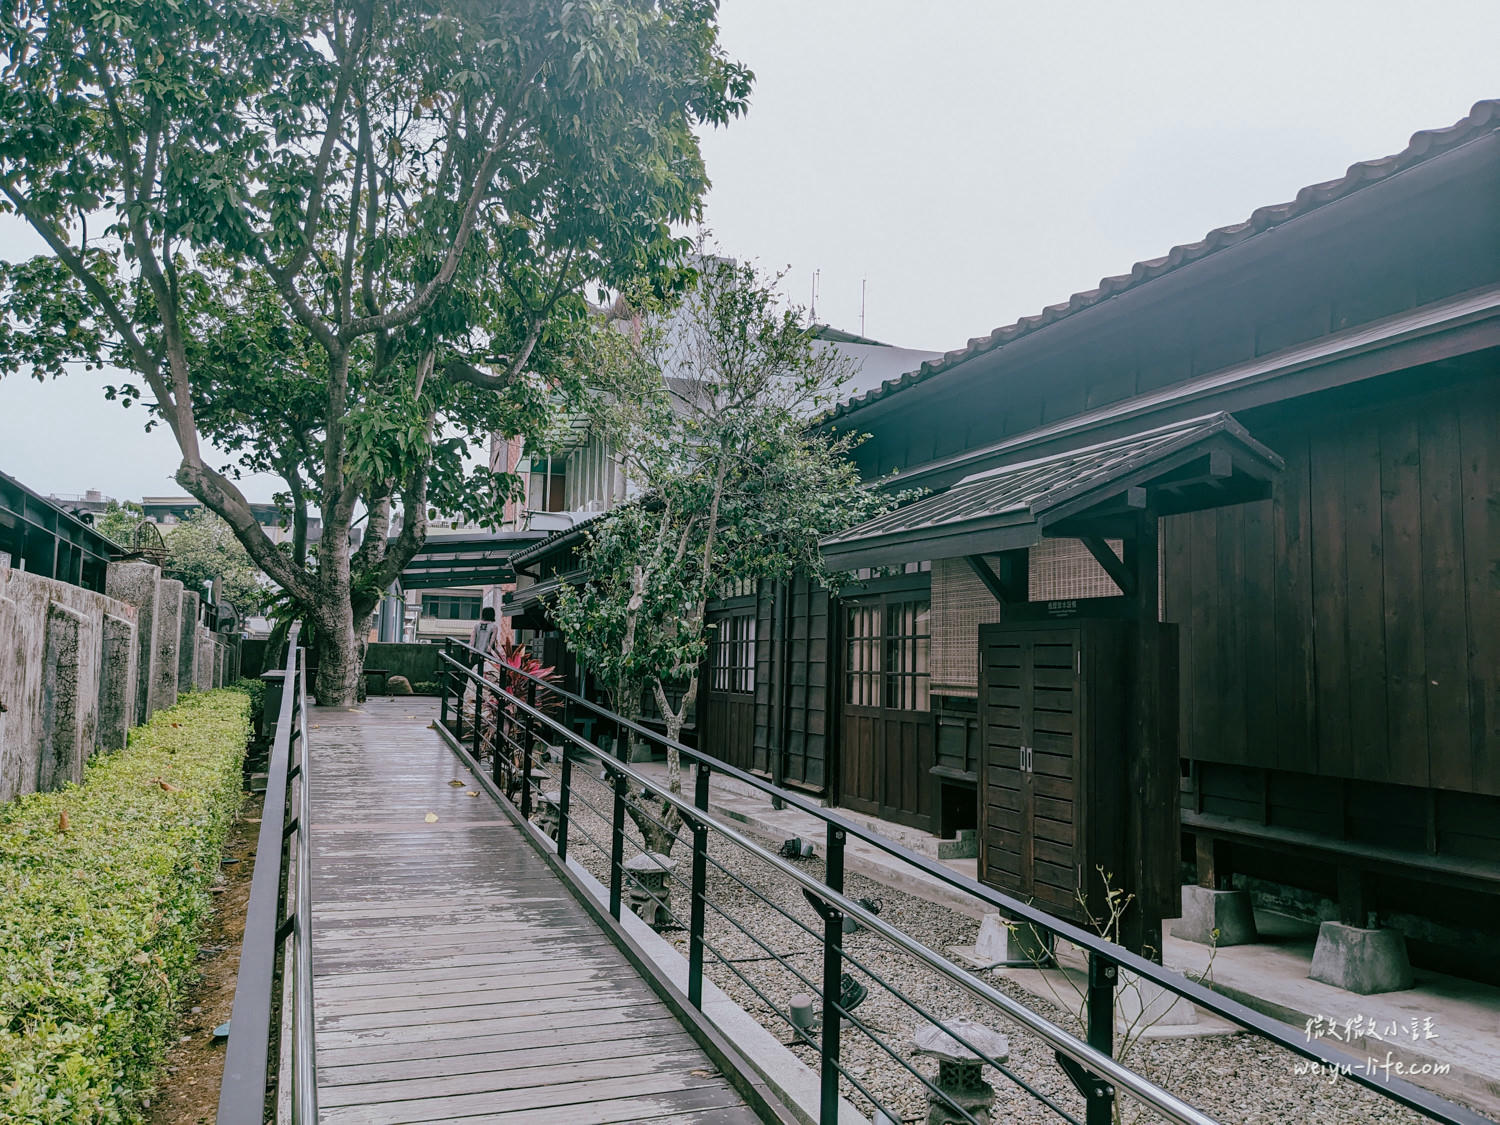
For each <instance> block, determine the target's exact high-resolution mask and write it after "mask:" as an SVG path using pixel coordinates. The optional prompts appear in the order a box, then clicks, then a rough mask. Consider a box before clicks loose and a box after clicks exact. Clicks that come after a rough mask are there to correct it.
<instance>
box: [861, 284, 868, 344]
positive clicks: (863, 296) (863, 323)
mask: <svg viewBox="0 0 1500 1125" xmlns="http://www.w3.org/2000/svg"><path fill="white" fill-rule="evenodd" d="M867 281H868V279H867V278H863V277H862V278H860V279H859V334H860V335H861V336H863V335H864V334H865V284H866V282H867Z"/></svg>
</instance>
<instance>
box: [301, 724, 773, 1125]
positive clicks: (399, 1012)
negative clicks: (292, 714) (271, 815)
mask: <svg viewBox="0 0 1500 1125" xmlns="http://www.w3.org/2000/svg"><path fill="white" fill-rule="evenodd" d="M431 710H432V708H431V707H430V706H429V705H428V704H427V703H426V701H411V700H407V701H388V700H372V701H370V702H368V703H366V704H365V705H364V706H363V707H362V708H360V709H359V710H356V711H347V712H346V711H333V710H324V709H321V708H320V709H318V710H316V711H315V712H314V713H313V715H312V716H311V730H310V731H309V734H310V736H311V737H310V743H311V745H312V748H313V754H314V758H313V792H312V840H313V862H312V874H313V966H314V989H315V1007H316V1020H317V1024H316V1027H317V1031H316V1034H317V1048H318V1096H319V1103H320V1113H319V1117H320V1120H321V1121H322V1122H323V1123H325V1125H397V1123H401V1122H418V1121H422V1122H438V1121H460V1122H463V1123H464V1125H481V1123H484V1122H494V1123H497V1125H498V1123H502V1122H505V1123H509V1122H521V1121H525V1122H528V1123H536V1125H547V1123H554V1122H555V1123H559V1125H562V1123H566V1125H606V1123H610V1122H627V1121H642V1122H647V1121H649V1122H653V1123H656V1125H688V1123H694V1122H716V1123H718V1122H722V1123H724V1125H738V1123H741V1122H754V1121H756V1120H757V1117H756V1115H755V1114H754V1113H753V1112H752V1111H751V1110H750V1109H749V1108H748V1107H747V1106H746V1105H745V1102H744V1100H743V1099H742V1098H741V1097H740V1095H739V1094H738V1093H737V1092H736V1091H735V1090H734V1089H733V1088H732V1087H731V1086H730V1085H729V1083H728V1082H727V1080H726V1079H725V1078H724V1076H723V1075H721V1074H720V1073H719V1072H718V1070H717V1069H716V1068H715V1066H714V1064H713V1063H712V1062H710V1061H709V1059H708V1057H707V1056H706V1055H705V1054H704V1053H703V1051H702V1049H701V1048H699V1047H698V1046H697V1044H696V1043H695V1042H694V1041H693V1040H692V1038H691V1037H690V1036H689V1035H688V1034H687V1033H686V1032H685V1031H684V1030H683V1029H682V1027H681V1025H680V1024H679V1023H678V1022H677V1020H676V1019H675V1018H674V1017H673V1016H672V1014H671V1012H670V1011H669V1009H668V1008H667V1007H666V1006H665V1005H664V1004H663V1003H662V1002H661V1001H660V1000H659V999H658V998H657V997H656V995H655V994H654V993H653V992H652V991H651V990H650V989H649V988H648V987H647V986H646V984H645V983H644V982H643V981H642V980H640V978H639V977H638V976H637V975H636V973H635V971H634V970H633V969H632V968H631V967H630V965H629V963H628V962H627V961H626V960H625V958H624V956H623V955H622V954H621V953H620V952H619V950H617V949H616V948H615V947H614V945H612V944H611V943H610V942H609V940H608V939H607V938H606V937H605V936H604V935H603V934H602V933H600V932H599V929H598V927H597V925H596V924H595V923H594V922H593V921H592V919H590V918H589V916H588V915H587V913H586V912H585V911H584V910H583V908H582V907H581V906H580V905H579V904H578V903H577V902H576V901H575V900H574V899H573V898H572V896H571V895H570V894H569V892H568V890H567V889H566V888H565V887H564V886H563V885H562V883H561V882H560V881H559V880H558V879H557V877H556V876H555V875H554V874H553V873H552V872H551V871H550V870H549V869H548V868H547V866H546V864H544V863H543V862H542V860H541V858H540V857H539V856H537V855H536V853H535V852H534V851H533V850H532V849H531V847H530V845H529V844H527V843H526V841H525V840H524V838H523V837H522V835H521V832H520V830H519V829H518V828H517V827H516V825H515V824H513V823H512V822H511V821H510V820H509V819H507V818H505V817H504V816H503V814H501V813H499V811H498V810H497V809H496V808H495V806H494V803H493V802H492V801H491V800H490V799H489V798H488V797H487V796H483V795H481V796H479V797H471V796H469V795H468V794H469V793H470V792H472V791H473V790H474V789H475V788H476V786H474V785H473V784H472V778H470V777H469V775H468V774H466V773H465V772H464V771H463V770H462V767H461V766H460V765H459V763H458V761H457V759H455V758H454V757H453V755H452V754H451V753H450V752H449V751H448V749H447V747H446V746H444V745H443V743H442V742H441V740H440V739H439V737H438V735H437V734H436V733H435V732H434V731H432V730H430V729H429V728H428V724H429V723H430V722H431V719H432V715H431V713H430V712H431ZM454 781H459V782H462V783H463V784H461V785H453V784H451V783H452V782H454ZM429 813H430V814H433V815H435V816H436V817H437V819H436V821H432V822H429V821H428V820H427V816H428V814H429Z"/></svg>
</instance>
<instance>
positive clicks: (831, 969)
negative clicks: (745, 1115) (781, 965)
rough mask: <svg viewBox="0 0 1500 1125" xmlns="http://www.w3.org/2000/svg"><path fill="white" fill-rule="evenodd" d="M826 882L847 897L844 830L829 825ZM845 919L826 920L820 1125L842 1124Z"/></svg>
mask: <svg viewBox="0 0 1500 1125" xmlns="http://www.w3.org/2000/svg"><path fill="white" fill-rule="evenodd" d="M825 851H826V852H827V858H826V860H825V861H824V869H823V882H824V883H826V884H827V886H828V889H829V890H831V891H837V892H838V893H839V894H843V893H844V830H843V829H842V828H840V827H839V826H838V825H836V824H829V825H828V833H827V842H826V846H825ZM843 973H844V916H843V912H842V911H838V910H830V911H829V912H828V913H826V914H825V915H824V918H823V1043H822V1051H821V1055H822V1057H821V1060H820V1065H819V1067H818V1072H819V1077H820V1078H821V1080H822V1091H821V1094H822V1096H821V1097H820V1098H819V1108H818V1123H819V1125H838V1120H839V1070H838V1062H839V1023H840V1013H839V999H840V993H841V992H842V991H843V983H842V982H843Z"/></svg>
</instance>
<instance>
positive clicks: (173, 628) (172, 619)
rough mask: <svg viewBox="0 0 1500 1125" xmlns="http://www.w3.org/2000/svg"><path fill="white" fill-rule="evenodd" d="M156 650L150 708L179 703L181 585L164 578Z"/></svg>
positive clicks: (158, 604) (159, 593) (158, 606)
mask: <svg viewBox="0 0 1500 1125" xmlns="http://www.w3.org/2000/svg"><path fill="white" fill-rule="evenodd" d="M156 614H157V617H156V650H155V652H153V653H152V655H151V706H150V710H151V711H153V712H155V711H162V710H165V709H166V708H168V707H174V706H176V704H177V667H178V666H177V646H178V644H179V643H180V642H181V640H182V583H181V582H178V581H176V580H175V579H172V578H163V579H162V580H161V583H160V585H158V587H157V598H156Z"/></svg>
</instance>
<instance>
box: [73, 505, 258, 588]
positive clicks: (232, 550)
mask: <svg viewBox="0 0 1500 1125" xmlns="http://www.w3.org/2000/svg"><path fill="white" fill-rule="evenodd" d="M145 522H146V513H145V512H144V511H143V510H142V509H141V506H140V505H139V504H132V503H130V502H129V501H126V502H125V503H123V504H122V503H120V502H119V501H118V500H111V501H110V502H109V503H108V504H106V505H105V508H104V511H103V512H101V513H100V514H99V516H98V518H97V519H95V520H94V529H95V530H96V531H98V532H99V533H100V534H101V535H104V536H106V537H108V538H110V539H113V540H114V541H115V542H116V543H119V544H120V545H121V546H124V547H129V546H131V545H132V544H133V543H134V542H135V530H136V528H138V527H139V526H140V525H141V524H143V523H145ZM162 543H163V544H164V545H165V546H166V548H167V560H166V567H165V572H166V575H167V577H169V578H175V579H177V580H178V581H180V582H182V584H183V585H185V586H187V587H188V589H190V590H202V588H203V587H204V585H206V584H207V583H209V582H212V581H213V580H214V579H215V578H217V579H219V592H220V595H221V596H222V597H223V598H224V599H225V600H226V601H228V602H229V604H230V605H232V606H234V607H235V609H238V610H239V611H240V612H242V613H256V612H259V610H261V609H262V608H263V607H264V606H265V604H266V601H267V595H268V594H269V593H270V591H269V590H268V589H267V588H266V577H265V575H264V574H263V573H262V572H261V570H260V568H258V567H257V566H256V565H255V564H254V563H253V562H252V561H251V560H250V554H249V552H247V551H246V550H245V546H244V544H243V543H241V542H240V541H239V540H238V539H237V538H236V537H235V534H234V530H233V529H232V528H231V527H230V526H229V524H227V523H226V522H225V521H224V520H223V519H222V518H220V517H219V516H217V515H215V514H214V513H213V512H210V511H208V510H207V509H206V508H199V509H197V510H196V511H193V512H190V513H189V514H188V516H187V518H186V519H184V520H182V521H181V522H180V523H176V524H173V525H172V526H171V527H169V528H167V529H166V530H165V533H164V534H163V535H162Z"/></svg>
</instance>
